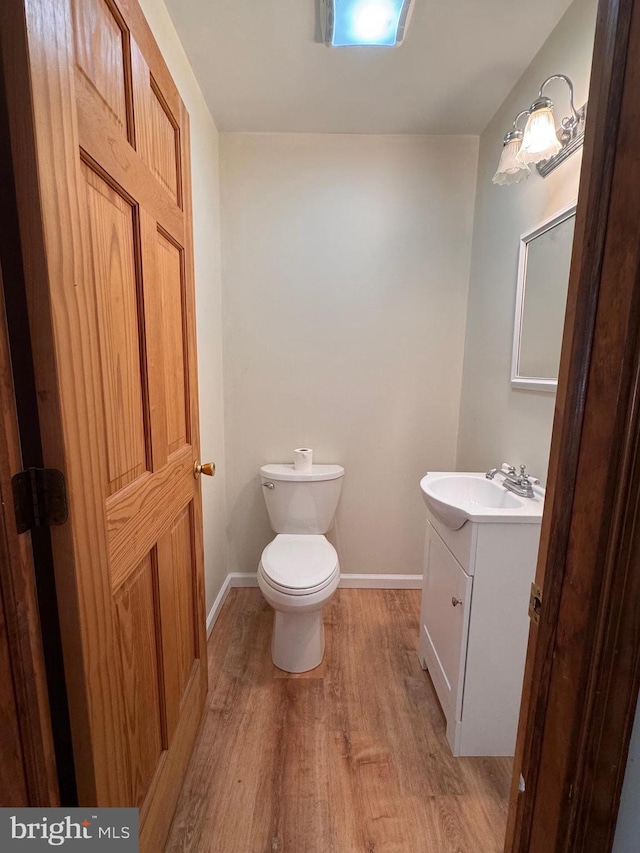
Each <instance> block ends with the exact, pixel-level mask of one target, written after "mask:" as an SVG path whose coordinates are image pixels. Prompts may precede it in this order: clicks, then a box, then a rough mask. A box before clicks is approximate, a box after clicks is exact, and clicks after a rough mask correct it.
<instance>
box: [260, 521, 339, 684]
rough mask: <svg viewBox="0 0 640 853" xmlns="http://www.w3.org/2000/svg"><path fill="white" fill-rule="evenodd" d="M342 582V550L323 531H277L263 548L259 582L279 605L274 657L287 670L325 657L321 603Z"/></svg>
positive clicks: (304, 667) (314, 663)
mask: <svg viewBox="0 0 640 853" xmlns="http://www.w3.org/2000/svg"><path fill="white" fill-rule="evenodd" d="M339 582H340V566H339V562H338V555H337V553H336V550H335V548H334V547H333V545H332V544H331V543H330V542H329V541H328V540H327V539H325V537H324V536H320V535H316V536H314V535H296V534H279V535H278V536H276V538H275V539H274V540H273V541H272V542H270V543H269V545H267V547H266V548H265V549H264V551H263V552H262V557H261V559H260V565H259V567H258V585H259V586H260V589H261V590H262V594H263V595H264V597H265V599H266V601H267V602H268V603H269V604H270V605H271V606H272V607H273V609H274V610H275V618H274V624H273V633H272V635H271V658H272V660H273V662H274V664H275V665H276V666H277V667H278V668H279V669H282V670H284V671H285V672H307V671H308V670H310V669H315V667H317V666H318V665H319V664H320V663H321V662H322V658H323V657H324V625H323V622H322V608H323V607H324V605H325V604H326V603H327V602H328V601H329V599H330V598H331V597H332V595H333V593H334V592H335V591H336V589H337V588H338V584H339Z"/></svg>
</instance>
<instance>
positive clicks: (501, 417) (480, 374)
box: [457, 0, 597, 481]
mask: <svg viewBox="0 0 640 853" xmlns="http://www.w3.org/2000/svg"><path fill="white" fill-rule="evenodd" d="M596 7H597V3H596V0H575V2H574V3H572V5H571V6H570V7H569V9H568V11H567V12H566V14H565V16H564V17H563V18H562V20H561V21H560V23H559V24H558V26H557V27H556V29H555V30H554V31H553V33H552V34H551V35H550V36H549V39H548V40H547V42H546V43H545V44H544V46H543V47H542V49H541V50H540V52H539V53H538V55H537V56H536V57H535V59H534V60H533V62H532V63H531V65H530V66H529V68H528V69H527V71H526V72H525V73H524V75H523V76H522V78H521V79H520V81H519V82H518V84H517V85H516V86H515V88H514V89H513V90H512V92H511V93H510V95H509V97H508V98H507V99H506V101H505V102H504V104H503V105H502V106H501V107H500V109H499V110H498V112H497V114H496V115H495V116H494V118H493V119H492V120H491V122H490V123H489V125H488V126H487V128H486V130H485V131H484V133H483V134H482V136H481V138H480V156H479V163H478V188H477V196H476V212H475V222H474V232H473V253H472V261H471V278H470V285H469V305H468V312H467V338H466V346H465V358H464V379H463V385H462V401H461V410H460V432H459V437H458V458H457V467H458V469H459V470H474V471H475V470H478V471H484V470H486V469H488V468H492V467H494V466H496V465H497V466H499V465H500V463H501V462H503V461H508V462H511V463H513V464H514V465H519V464H520V463H525V464H526V465H527V466H528V468H529V470H530V472H531V473H533V474H536V475H537V476H539V477H540V478H541V479H542V480H543V481H544V480H545V478H546V472H547V462H548V456H549V444H550V440H551V427H552V421H553V412H554V405H555V394H550V393H548V392H547V393H545V392H539V391H524V390H517V389H512V388H511V384H510V375H511V374H510V370H511V346H512V341H513V318H514V311H515V298H516V277H517V269H518V244H519V240H520V236H521V234H523V233H525V232H526V231H530V230H531V229H532V228H534V227H535V226H536V225H537V224H538V223H540V222H541V221H542V220H544V219H546V218H547V217H549V216H551V215H552V214H554V213H556V212H557V211H558V210H560V209H561V208H562V207H566V206H567V205H569V204H570V203H571V202H573V201H574V200H575V199H576V197H577V193H578V180H579V174H580V163H581V152H580V153H577V154H574V155H573V156H572V157H571V158H570V160H568V161H566V162H565V163H564V164H563V165H562V166H560V167H559V168H558V169H556V170H555V171H554V172H553V173H552V174H551V175H550V176H549V177H548V178H545V179H542V178H540V177H539V176H538V175H537V174H534V175H532V176H531V177H530V178H529V179H528V180H527V181H526V182H525V183H522V184H518V185H516V186H510V187H497V186H495V185H494V184H492V183H491V178H492V176H493V173H494V172H495V170H496V166H497V163H498V158H499V155H500V150H501V146H502V138H503V136H504V134H505V132H506V131H507V130H508V129H509V128H510V126H511V123H512V121H513V119H514V118H515V116H516V115H517V113H518V112H519V111H520V110H521V109H526V107H528V105H529V104H530V103H531V101H533V100H534V98H535V97H536V95H537V92H538V89H539V87H540V84H541V83H542V81H543V80H544V79H545V78H546V77H548V76H550V75H551V74H554V73H558V72H559V73H563V74H567V75H568V76H569V77H571V78H572V79H573V81H574V84H575V87H576V105H577V106H578V107H580V106H582V104H583V103H584V102H585V101H586V100H587V96H588V85H589V76H590V69H591V54H592V50H593V37H594V32H595V15H596ZM545 91H546V90H545ZM566 92H567V89H566V86H565V85H564V83H562V82H559V81H555V82H553V83H551V84H550V86H549V89H548V92H546V93H547V94H548V95H549V96H550V97H551V98H552V99H553V100H554V101H555V103H556V104H557V108H556V110H557V114H559V115H566V114H567V113H568V98H567V94H566ZM563 108H564V109H563Z"/></svg>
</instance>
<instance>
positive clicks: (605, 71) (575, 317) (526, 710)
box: [507, 0, 640, 853]
mask: <svg viewBox="0 0 640 853" xmlns="http://www.w3.org/2000/svg"><path fill="white" fill-rule="evenodd" d="M589 119H590V121H589V126H588V129H587V134H586V141H585V152H584V162H583V170H582V177H581V185H580V195H579V201H578V211H577V221H576V238H575V243H574V255H573V262H572V269H571V279H570V285H569V297H568V306H567V320H566V325H565V338H564V343H563V353H562V364H561V370H560V380H559V387H558V398H557V405H556V419H555V423H554V430H553V438H552V447H551V459H550V478H549V488H548V492H547V502H546V507H545V517H544V519H543V529H542V536H541V548H540V556H539V574H543V576H544V603H543V610H542V618H541V622H540V626H539V629H538V631H537V637H536V636H535V629H534V630H533V631H532V637H531V638H530V646H529V652H528V657H527V675H528V676H529V679H530V698H529V701H528V702H526V701H525V702H524V703H523V709H522V713H521V720H520V729H519V743H518V751H519V755H518V756H517V758H516V774H518V775H519V771H521V772H522V776H523V781H524V784H525V790H524V792H522V793H519V794H516V795H515V796H514V798H513V800H512V808H511V814H510V833H509V835H508V838H507V849H508V850H509V851H512V853H515V851H518V853H524V851H530V853H542V851H554V853H555V851H567V853H568V851H572V853H575V851H607V850H610V849H611V845H612V842H613V836H614V832H615V825H616V819H617V812H618V805H619V798H620V792H621V788H622V781H623V778H624V772H625V767H626V758H627V752H628V745H629V739H630V735H631V729H632V725H633V720H634V714H635V708H636V701H637V697H638V686H639V681H640V618H639V614H640V610H639V609H638V604H637V602H638V601H639V600H640V524H639V522H640V455H639V453H638V451H639V450H640V157H639V156H638V151H640V0H601V2H600V8H599V11H598V26H597V32H596V42H595V51H594V62H593V71H592V82H591V92H590V96H589ZM525 690H527V677H525Z"/></svg>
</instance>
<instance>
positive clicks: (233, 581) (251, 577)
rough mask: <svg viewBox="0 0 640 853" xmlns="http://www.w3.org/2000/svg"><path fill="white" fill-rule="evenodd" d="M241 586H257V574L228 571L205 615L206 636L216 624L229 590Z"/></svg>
mask: <svg viewBox="0 0 640 853" xmlns="http://www.w3.org/2000/svg"><path fill="white" fill-rule="evenodd" d="M241 586H258V575H257V574H256V573H255V572H230V573H229V574H228V575H227V576H226V578H225V579H224V583H223V584H222V586H221V587H220V592H219V593H218V594H217V595H216V600H215V601H214V602H213V605H212V607H211V610H210V611H209V614H208V616H207V638H208V637H209V636H210V635H211V632H212V631H213V626H214V625H215V624H216V619H217V618H218V616H219V615H220V611H221V610H222V605H223V604H224V603H225V601H226V600H227V596H228V595H229V591H230V590H232V589H233V588H234V587H241Z"/></svg>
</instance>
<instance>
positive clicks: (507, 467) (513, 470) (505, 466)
mask: <svg viewBox="0 0 640 853" xmlns="http://www.w3.org/2000/svg"><path fill="white" fill-rule="evenodd" d="M501 468H502V470H503V471H504V472H505V473H506V474H515V473H516V468H515V465H509V463H508V462H503V463H502V466H501Z"/></svg>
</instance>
